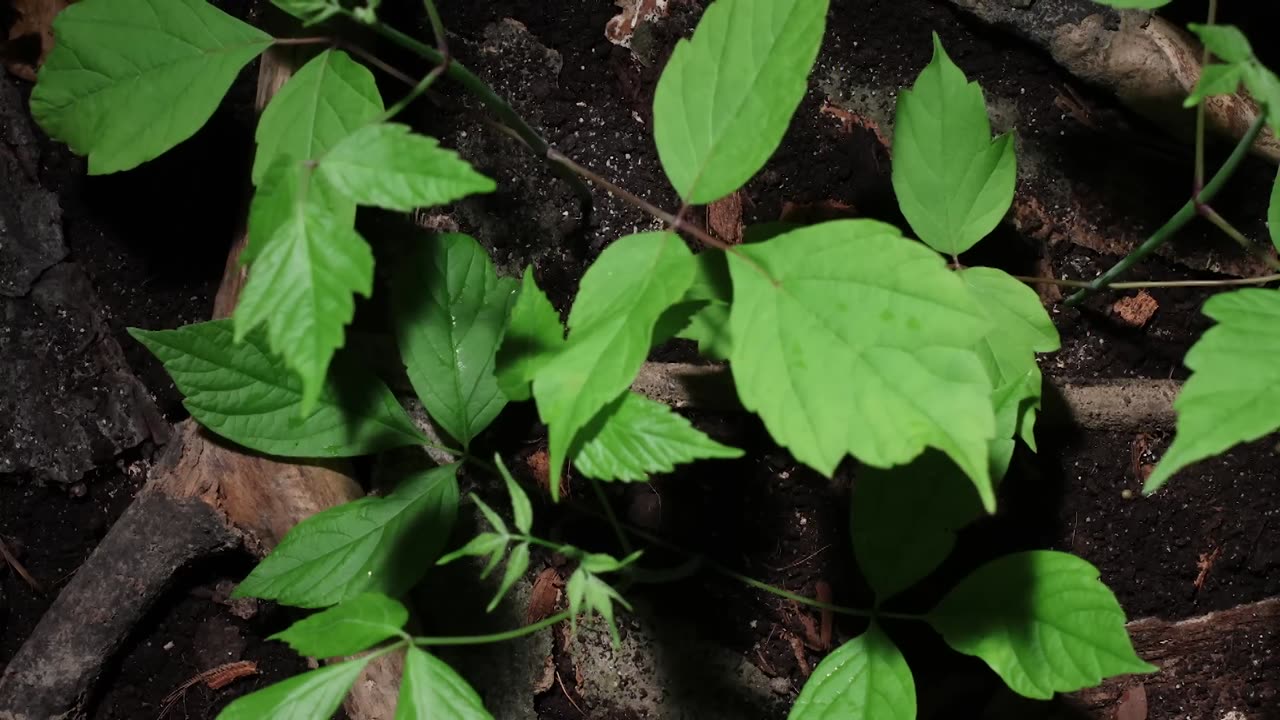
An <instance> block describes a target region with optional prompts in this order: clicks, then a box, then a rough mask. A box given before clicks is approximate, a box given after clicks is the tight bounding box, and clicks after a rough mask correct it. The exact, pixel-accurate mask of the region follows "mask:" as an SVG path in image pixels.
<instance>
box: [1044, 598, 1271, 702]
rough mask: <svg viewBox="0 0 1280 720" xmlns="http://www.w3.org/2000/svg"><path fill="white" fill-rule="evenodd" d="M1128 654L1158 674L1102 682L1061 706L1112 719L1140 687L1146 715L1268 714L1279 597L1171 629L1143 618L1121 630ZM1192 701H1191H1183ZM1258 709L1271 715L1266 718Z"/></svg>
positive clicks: (1173, 624) (1169, 624) (1183, 622)
mask: <svg viewBox="0 0 1280 720" xmlns="http://www.w3.org/2000/svg"><path fill="white" fill-rule="evenodd" d="M1128 628H1129V636H1130V637H1131V638H1132V639H1133V645H1134V648H1135V649H1137V651H1138V654H1139V655H1140V656H1142V657H1143V659H1145V660H1147V661H1148V662H1150V663H1152V664H1154V665H1157V666H1159V667H1160V671H1159V672H1157V673H1153V674H1151V675H1134V676H1125V677H1120V678H1115V679H1112V680H1108V681H1107V682H1104V683H1103V684H1101V685H1099V686H1098V687H1096V688H1090V689H1088V690H1081V691H1080V692H1077V693H1074V694H1073V695H1072V696H1071V698H1070V700H1069V702H1070V703H1071V704H1072V705H1075V706H1077V707H1078V708H1080V709H1082V710H1084V711H1086V712H1087V713H1088V715H1089V716H1090V717H1096V718H1107V719H1108V720H1109V719H1110V718H1112V717H1114V715H1113V713H1114V712H1115V710H1116V708H1117V706H1118V705H1120V704H1121V700H1122V698H1123V696H1124V694H1125V692H1126V691H1127V690H1129V689H1130V688H1134V687H1137V686H1139V685H1141V686H1142V687H1143V692H1144V693H1145V695H1146V697H1147V698H1148V699H1149V702H1150V703H1151V707H1153V708H1165V709H1166V710H1167V709H1168V708H1170V707H1171V706H1175V707H1176V706H1177V705H1180V704H1183V703H1186V704H1191V705H1193V706H1195V707H1199V708H1201V710H1202V711H1204V710H1205V709H1207V707H1208V706H1207V705H1206V704H1202V702H1204V703H1209V704H1211V705H1213V706H1214V708H1213V714H1212V716H1209V715H1204V716H1203V717H1214V718H1220V717H1226V716H1227V714H1228V713H1230V712H1232V711H1235V712H1238V713H1241V715H1240V717H1246V716H1247V717H1255V715H1254V714H1253V711H1254V710H1255V709H1258V708H1261V709H1263V711H1264V714H1263V715H1259V716H1257V717H1264V716H1265V717H1272V715H1268V714H1266V713H1267V712H1271V711H1274V709H1275V708H1276V707H1277V703H1278V702H1280V672H1277V670H1280V660H1277V659H1276V657H1275V648H1276V647H1277V646H1280V598H1272V599H1269V600H1263V601H1261V602H1256V603H1252V604H1249V605H1241V606H1239V607H1235V608H1231V609H1230V610H1222V611H1220V612H1214V613H1209V614H1208V615H1202V616H1200V617H1196V618H1191V619H1189V620H1181V621H1178V622H1169V621H1167V620H1156V619H1145V620H1135V621H1134V622H1131V623H1129V625H1128ZM1192 694H1194V695H1195V697H1189V695H1192ZM1266 708H1271V711H1267V710H1266Z"/></svg>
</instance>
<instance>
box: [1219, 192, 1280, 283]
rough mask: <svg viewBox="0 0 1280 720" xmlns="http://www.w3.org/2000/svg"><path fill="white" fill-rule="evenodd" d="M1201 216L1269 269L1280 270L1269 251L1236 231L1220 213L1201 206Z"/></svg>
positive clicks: (1279, 263)
mask: <svg viewBox="0 0 1280 720" xmlns="http://www.w3.org/2000/svg"><path fill="white" fill-rule="evenodd" d="M1200 214H1201V215H1202V216H1204V219H1205V220H1208V221H1209V222H1211V223H1213V224H1214V225H1215V226H1216V227H1217V228H1218V229H1219V230H1221V231H1222V232H1223V233H1224V234H1225V235H1226V236H1227V237H1229V238H1231V239H1232V240H1235V241H1236V243H1237V244H1239V245H1240V247H1242V248H1244V249H1245V250H1246V251H1247V252H1249V253H1250V254H1252V255H1254V256H1255V257H1257V258H1258V259H1259V260H1261V261H1262V262H1264V263H1266V265H1267V267H1269V268H1271V269H1272V270H1280V260H1277V259H1275V258H1274V257H1272V256H1271V253H1269V252H1267V250H1266V249H1265V248H1263V247H1262V246H1261V245H1258V244H1257V243H1255V242H1254V241H1252V240H1250V239H1249V238H1247V237H1245V236H1244V233H1242V232H1240V231H1239V230H1237V229H1235V227H1234V226H1233V225H1232V224H1231V223H1229V222H1227V219H1226V218H1224V217H1222V216H1221V215H1219V214H1218V211H1216V210H1214V209H1213V208H1211V207H1209V206H1208V205H1201V206H1200Z"/></svg>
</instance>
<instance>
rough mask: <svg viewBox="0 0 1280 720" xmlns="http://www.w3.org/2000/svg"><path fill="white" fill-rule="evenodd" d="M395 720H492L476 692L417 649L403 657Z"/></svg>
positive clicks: (438, 661) (434, 657) (439, 663)
mask: <svg viewBox="0 0 1280 720" xmlns="http://www.w3.org/2000/svg"><path fill="white" fill-rule="evenodd" d="M396 720H493V716H492V715H490V714H489V712H488V711H487V710H485V709H484V703H482V702H481V701H480V696H479V695H478V694H477V693H476V691H475V690H474V689H473V688H472V687H471V685H469V684H468V683H467V681H466V680H463V679H462V676H460V675H458V673H456V672H454V671H453V668H451V667H449V665H448V664H447V663H445V662H444V661H443V660H440V659H439V658H437V657H436V656H434V655H431V654H430V653H427V652H424V651H423V650H422V649H420V648H418V647H410V648H409V650H408V652H407V653H406V654H405V656H404V679H403V680H402V681H401V682H400V701H399V702H398V703H397V704H396Z"/></svg>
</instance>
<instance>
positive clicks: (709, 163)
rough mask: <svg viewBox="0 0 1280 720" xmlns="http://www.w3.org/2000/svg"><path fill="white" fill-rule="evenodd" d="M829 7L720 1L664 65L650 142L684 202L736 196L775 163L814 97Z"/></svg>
mask: <svg viewBox="0 0 1280 720" xmlns="http://www.w3.org/2000/svg"><path fill="white" fill-rule="evenodd" d="M826 17H827V0H716V2H713V3H711V4H710V5H709V6H707V9H706V11H705V12H703V14H702V20H701V21H700V22H699V23H698V28H697V30H695V31H694V34H693V38H692V39H689V40H681V41H680V42H679V43H678V44H677V45H676V49H675V51H674V52H672V53H671V59H670V60H669V61H667V66H666V68H665V69H664V70H663V71H662V77H661V78H660V79H659V80H658V87H657V89H656V90H655V92H654V98H653V137H654V140H655V141H656V142H657V145H658V157H659V158H660V159H661V160H662V167H663V169H664V170H666V173H667V177H668V178H669V179H670V180H671V184H672V185H673V186H675V189H676V191H677V192H678V193H679V194H680V197H681V198H682V199H683V200H684V201H685V202H686V203H691V204H705V203H709V202H712V201H713V200H717V199H719V198H721V197H724V196H725V195H728V194H729V193H731V192H733V191H734V190H737V189H738V188H739V187H741V186H742V185H743V184H744V183H746V182H747V180H749V179H751V176H752V175H755V174H756V172H757V171H759V170H760V168H761V167H763V166H764V163H765V161H766V160H768V159H769V156H770V155H772V154H773V151H774V149H775V148H777V147H778V143H780V142H782V135H783V133H785V132H786V130H787V126H788V125H789V124H790V122H791V116H792V114H794V113H795V111H796V107H797V106H799V104H800V100H801V99H803V98H804V94H805V90H806V89H807V88H808V76H809V69H810V68H811V67H813V62H814V60H815V59H816V58H817V56H818V46H819V45H821V44H822V33H823V30H824V28H825V25H826Z"/></svg>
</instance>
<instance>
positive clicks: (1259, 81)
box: [1243, 60, 1280, 133]
mask: <svg viewBox="0 0 1280 720" xmlns="http://www.w3.org/2000/svg"><path fill="white" fill-rule="evenodd" d="M1243 77H1244V86H1245V89H1246V90H1248V91H1249V94H1250V95H1252V96H1253V99H1255V100H1257V101H1258V102H1260V103H1262V105H1263V107H1264V108H1265V110H1266V113H1267V124H1268V125H1269V126H1270V127H1271V131H1272V132H1273V133H1275V132H1280V78H1277V77H1276V74H1275V73H1273V72H1271V70H1270V69H1268V68H1266V67H1263V66H1262V64H1261V63H1259V62H1258V61H1257V60H1250V61H1249V62H1247V63H1245V65H1244V76H1243Z"/></svg>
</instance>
